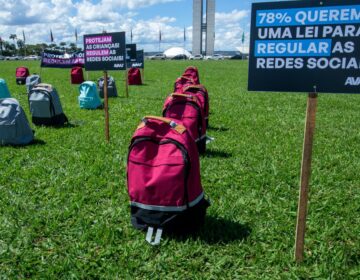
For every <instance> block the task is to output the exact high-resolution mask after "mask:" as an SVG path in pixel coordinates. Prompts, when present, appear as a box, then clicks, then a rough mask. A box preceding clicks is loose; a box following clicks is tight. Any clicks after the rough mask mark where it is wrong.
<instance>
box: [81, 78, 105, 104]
mask: <svg viewBox="0 0 360 280" xmlns="http://www.w3.org/2000/svg"><path fill="white" fill-rule="evenodd" d="M79 92H80V95H79V98H78V99H79V105H80V108H82V109H97V108H99V107H102V102H101V99H100V97H99V93H98V91H97V87H96V84H95V83H94V82H91V81H86V82H83V83H82V84H81V85H80V86H79Z"/></svg>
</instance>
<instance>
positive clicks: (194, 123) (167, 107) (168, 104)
mask: <svg viewBox="0 0 360 280" xmlns="http://www.w3.org/2000/svg"><path fill="white" fill-rule="evenodd" d="M163 116H164V117H166V118H172V119H177V120H180V121H181V122H182V123H183V124H184V126H185V127H186V128H187V130H189V133H190V135H191V136H192V137H193V139H194V140H195V142H196V144H197V147H198V150H199V153H200V154H203V153H205V150H206V121H205V118H204V113H203V109H202V107H201V103H200V102H199V100H198V99H197V97H196V96H194V95H189V94H180V93H173V94H171V95H170V96H169V97H168V98H167V99H166V100H165V104H164V107H163Z"/></svg>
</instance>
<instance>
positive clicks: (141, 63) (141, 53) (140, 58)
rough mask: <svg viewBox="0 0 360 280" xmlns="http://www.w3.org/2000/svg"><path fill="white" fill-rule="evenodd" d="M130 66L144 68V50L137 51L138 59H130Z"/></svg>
mask: <svg viewBox="0 0 360 280" xmlns="http://www.w3.org/2000/svg"><path fill="white" fill-rule="evenodd" d="M127 65H128V68H141V69H144V50H140V51H136V60H135V61H128V63H127Z"/></svg>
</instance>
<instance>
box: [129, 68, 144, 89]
mask: <svg viewBox="0 0 360 280" xmlns="http://www.w3.org/2000/svg"><path fill="white" fill-rule="evenodd" d="M128 83H129V85H130V86H131V85H142V81H141V73H140V69H139V68H130V69H129V72H128Z"/></svg>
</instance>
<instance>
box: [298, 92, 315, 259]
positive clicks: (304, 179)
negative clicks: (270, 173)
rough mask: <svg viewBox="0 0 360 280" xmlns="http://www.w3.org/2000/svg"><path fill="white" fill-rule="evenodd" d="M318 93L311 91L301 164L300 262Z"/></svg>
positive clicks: (302, 255) (302, 253) (302, 252)
mask: <svg viewBox="0 0 360 280" xmlns="http://www.w3.org/2000/svg"><path fill="white" fill-rule="evenodd" d="M317 96H318V95H317V93H309V96H308V100H307V112H306V123H305V136H304V147H303V156H302V165H301V181H300V192H299V205H298V217H297V225H296V241H295V260H296V262H298V263H300V262H302V261H303V259H304V243H305V230H306V214H307V203H308V193H309V182H310V176H311V157H312V147H313V138H314V132H315V122H316V108H317Z"/></svg>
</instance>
